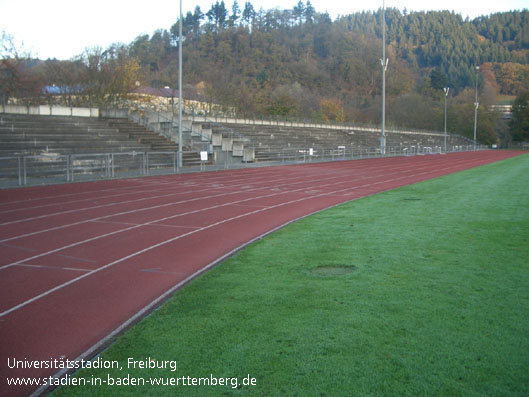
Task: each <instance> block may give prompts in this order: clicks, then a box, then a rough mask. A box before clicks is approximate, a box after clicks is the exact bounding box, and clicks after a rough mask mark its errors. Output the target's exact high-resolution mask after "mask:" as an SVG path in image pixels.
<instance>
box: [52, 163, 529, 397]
mask: <svg viewBox="0 0 529 397" xmlns="http://www.w3.org/2000/svg"><path fill="white" fill-rule="evenodd" d="M528 170H529V156H528V155H525V156H520V157H516V158H512V159H509V160H506V161H502V162H499V163H494V164H489V165H486V166H483V167H479V168H475V169H471V170H468V171H464V172H460V173H457V174H453V175H449V176H445V177H442V178H438V179H435V180H431V181H427V182H423V183H420V184H416V185H412V186H407V187H403V188H400V189H396V190H393V191H390V192H386V193H383V194H379V195H375V196H371V197H367V198H364V199H361V200H357V201H353V202H350V203H347V204H344V205H341V206H338V207H335V208H333V209H331V210H328V211H324V212H321V213H319V214H316V215H313V216H311V217H308V218H305V219H303V220H301V221H299V222H296V223H294V224H291V225H289V226H287V227H285V228H284V229H282V230H280V231H278V232H276V233H274V234H272V235H270V236H268V237H266V238H265V239H263V240H260V241H258V242H257V243H255V244H253V245H252V246H250V247H248V248H247V249H245V250H243V251H241V252H239V253H238V254H236V255H235V256H234V257H232V258H230V259H229V260H227V261H225V262H224V263H222V264H221V265H219V266H218V267H216V268H215V269H213V270H211V271H209V272H208V273H207V274H205V275H203V276H201V277H199V278H198V279H197V280H195V281H194V282H192V283H191V284H189V285H187V286H186V287H184V288H183V289H181V290H179V291H178V292H177V293H176V294H175V296H174V297H173V298H172V299H171V300H170V301H168V302H167V303H166V304H164V305H163V306H162V307H161V308H160V309H159V310H158V311H156V312H155V313H154V314H153V315H151V316H149V317H148V318H146V319H145V320H143V321H141V322H140V323H139V324H138V325H137V326H135V327H134V328H133V329H131V330H129V331H128V332H126V333H125V334H124V335H123V336H121V337H120V338H119V340H118V341H117V342H116V343H115V344H114V345H112V346H111V347H110V348H109V349H108V350H106V351H105V352H104V353H103V354H102V355H101V359H104V360H117V361H119V363H120V365H121V366H122V370H121V371H120V370H107V369H104V370H94V369H90V370H87V369H85V370H82V371H79V372H78V373H77V374H76V376H80V377H85V378H86V379H91V378H93V377H100V378H103V379H108V376H110V377H112V378H116V379H117V378H125V377H127V375H129V374H130V376H131V377H135V378H149V377H160V378H161V377H167V378H170V377H173V378H178V377H182V376H185V377H187V376H189V377H191V378H193V377H195V378H210V377H211V376H213V377H217V378H221V377H230V378H231V377H238V378H239V384H238V388H237V389H233V388H232V386H231V384H229V385H227V386H202V387H198V386H173V387H171V386H167V387H162V386H156V387H155V386H151V385H145V386H113V387H110V386H83V387H73V386H71V387H62V388H59V389H57V390H55V392H54V395H57V396H75V395H90V396H99V395H100V396H106V395H127V396H128V395H131V396H133V395H138V396H143V395H186V396H187V395H197V396H204V395H231V394H232V393H233V394H236V395H246V394H256V395H269V396H271V395H303V396H320V395H327V396H338V395H362V396H364V395H447V396H482V395H504V396H515V395H519V396H522V395H529V176H528V175H529V174H528ZM204 244H207V242H204ZM87 326H89V324H87ZM129 357H130V358H134V359H135V360H143V361H145V359H146V358H147V359H153V360H156V361H157V362H161V361H164V360H169V361H173V362H174V365H175V367H174V369H175V371H172V370H171V368H167V369H152V370H149V369H138V368H136V369H131V368H127V360H128V358H129ZM248 374H250V376H251V377H253V378H255V379H256V386H241V383H242V379H244V378H245V377H246V376H247V375H248ZM180 382H181V381H180Z"/></svg>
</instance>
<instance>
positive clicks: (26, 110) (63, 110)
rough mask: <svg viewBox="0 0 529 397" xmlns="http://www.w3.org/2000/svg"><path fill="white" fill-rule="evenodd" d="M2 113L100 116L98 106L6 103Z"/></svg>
mask: <svg viewBox="0 0 529 397" xmlns="http://www.w3.org/2000/svg"><path fill="white" fill-rule="evenodd" d="M2 113H6V114H28V115H40V116H66V117H99V109H97V108H69V107H66V106H47V105H40V106H21V105H6V106H4V107H2Z"/></svg>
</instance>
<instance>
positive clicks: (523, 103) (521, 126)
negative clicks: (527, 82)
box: [510, 91, 529, 142]
mask: <svg viewBox="0 0 529 397" xmlns="http://www.w3.org/2000/svg"><path fill="white" fill-rule="evenodd" d="M510 127H511V133H512V137H513V140H514V141H516V142H528V141H529V91H527V92H524V93H523V94H520V95H518V96H517V97H516V99H515V100H514V103H513V105H512V119H511V122H510Z"/></svg>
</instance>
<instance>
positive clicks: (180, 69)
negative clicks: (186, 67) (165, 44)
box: [178, 0, 183, 168]
mask: <svg viewBox="0 0 529 397" xmlns="http://www.w3.org/2000/svg"><path fill="white" fill-rule="evenodd" d="M182 22H183V20H182V0H180V20H179V21H178V168H182V144H183V142H182V44H183V41H182Z"/></svg>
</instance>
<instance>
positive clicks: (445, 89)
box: [443, 87, 450, 153]
mask: <svg viewBox="0 0 529 397" xmlns="http://www.w3.org/2000/svg"><path fill="white" fill-rule="evenodd" d="M443 90H444V92H445V153H446V100H447V98H448V92H449V91H450V87H445V88H443Z"/></svg>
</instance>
